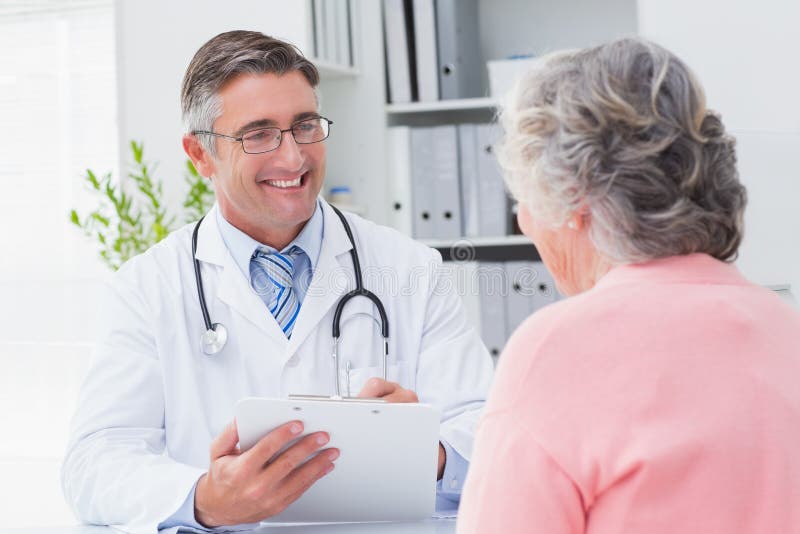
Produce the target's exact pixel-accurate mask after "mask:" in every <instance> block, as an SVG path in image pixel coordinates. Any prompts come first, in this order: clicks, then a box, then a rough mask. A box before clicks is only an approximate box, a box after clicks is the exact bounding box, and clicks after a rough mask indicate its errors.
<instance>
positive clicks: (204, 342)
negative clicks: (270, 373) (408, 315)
mask: <svg viewBox="0 0 800 534" xmlns="http://www.w3.org/2000/svg"><path fill="white" fill-rule="evenodd" d="M331 208H332V209H333V211H334V212H335V213H336V215H337V216H338V217H339V219H340V220H341V222H342V227H343V228H344V231H345V233H346V234H347V238H348V239H349V240H350V245H351V246H352V248H351V249H350V258H351V260H352V262H353V273H354V277H355V282H356V288H355V289H354V290H352V291H350V292H349V293H347V294H345V295H344V296H343V297H342V298H341V299H339V302H338V303H337V304H336V309H335V310H334V312H333V321H332V325H331V335H332V337H333V349H332V356H333V360H334V369H335V371H334V391H335V392H336V396H337V397H341V386H340V384H339V338H340V336H341V319H342V312H343V311H344V307H345V306H346V305H347V303H348V302H350V301H351V300H352V299H354V298H356V297H366V298H368V299H369V300H370V301H372V303H373V304H374V305H375V307H376V308H377V309H378V315H379V316H380V319H381V322H380V328H381V336H382V337H383V379H384V380H386V379H387V368H388V365H389V319H388V317H387V315H386V309H385V308H384V306H383V302H381V299H380V298H379V297H378V296H377V295H376V294H375V293H373V292H372V291H370V290H368V289H366V288H365V287H364V281H363V276H362V273H361V261H360V260H359V257H358V250H357V249H356V242H355V238H354V237H353V231H352V229H351V228H350V224H349V223H348V222H347V219H346V218H345V216H344V214H343V213H342V212H341V211H339V209H338V208H336V207H335V206H331ZM204 218H205V217H201V218H200V220H199V221H197V224H195V227H194V230H193V231H192V261H193V262H194V279H195V283H196V285H197V299H198V302H199V304H200V311H201V313H202V314H203V324H204V325H205V327H206V331H205V332H204V333H203V335H202V336H201V348H202V350H203V352H205V353H206V354H208V355H213V354H216V353H218V352H220V351H221V350H222V348H223V347H224V346H225V343H226V342H227V330H226V329H225V326H224V325H223V324H221V323H212V322H211V316H210V315H209V313H208V305H207V304H206V297H205V292H204V290H203V277H202V276H201V274H200V261H199V260H198V259H197V257H196V256H197V235H198V232H199V230H200V224H201V223H202V222H203V219H204Z"/></svg>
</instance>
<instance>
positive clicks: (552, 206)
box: [497, 38, 747, 264]
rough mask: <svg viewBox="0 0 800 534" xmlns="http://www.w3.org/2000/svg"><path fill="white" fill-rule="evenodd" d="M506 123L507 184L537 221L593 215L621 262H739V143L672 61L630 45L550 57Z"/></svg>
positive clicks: (649, 46)
mask: <svg viewBox="0 0 800 534" xmlns="http://www.w3.org/2000/svg"><path fill="white" fill-rule="evenodd" d="M500 116H501V122H502V124H503V127H504V129H505V132H506V135H505V138H504V139H503V140H502V141H501V142H500V143H499V145H498V147H497V153H498V159H499V161H500V163H501V165H502V167H503V170H504V174H505V178H506V184H507V185H508V188H509V189H510V191H511V193H512V194H513V195H514V197H515V198H516V199H517V200H518V201H519V202H522V203H524V205H525V206H526V207H527V208H528V209H529V210H530V212H531V214H532V215H533V216H534V217H535V218H536V219H538V220H540V221H542V222H543V223H545V224H549V225H551V226H553V227H558V226H561V225H563V224H564V223H565V222H566V221H567V220H568V219H569V218H570V217H572V216H574V215H583V214H585V215H587V216H588V223H589V235H590V238H591V240H592V243H593V244H594V246H595V247H596V248H597V250H598V252H599V253H600V254H601V255H603V256H604V257H605V258H607V259H608V260H609V261H611V262H612V263H616V264H620V263H637V262H642V261H647V260H650V259H656V258H662V257H667V256H673V255H681V254H690V253H693V252H704V253H707V254H710V255H712V256H714V257H715V258H718V259H720V260H724V261H732V260H733V259H735V257H736V254H737V250H738V248H739V244H740V243H741V240H742V233H743V217H744V208H745V205H746V203H747V193H746V190H745V188H744V186H743V185H742V184H741V183H740V182H739V175H738V172H737V170H736V153H735V149H734V147H735V141H734V139H733V138H732V137H731V136H730V135H728V134H727V133H726V132H725V128H724V126H723V124H722V121H721V120H720V117H719V115H717V114H716V113H714V112H712V111H709V110H708V109H706V104H705V95H704V93H703V89H702V87H701V86H700V84H699V82H698V81H697V80H696V79H695V77H694V75H693V74H692V73H691V71H690V70H689V69H688V68H687V67H686V65H684V63H683V62H682V61H681V60H679V59H678V58H677V57H675V56H674V55H673V54H672V53H670V52H669V51H667V50H665V49H664V48H662V47H660V46H658V45H655V44H653V43H651V42H648V41H645V40H643V39H638V38H632V39H621V40H617V41H613V42H611V43H608V44H605V45H602V46H598V47H595V48H590V49H584V50H578V51H568V52H559V53H554V54H551V55H548V56H545V57H542V58H541V59H540V60H539V61H538V62H537V64H536V66H535V67H534V68H533V69H532V70H531V72H529V73H528V74H527V75H526V77H524V78H523V79H522V80H521V81H520V82H519V83H518V84H517V86H516V87H515V89H514V90H513V91H512V92H511V93H510V94H509V95H508V96H507V100H506V102H505V105H504V107H503V110H502V111H501V115H500Z"/></svg>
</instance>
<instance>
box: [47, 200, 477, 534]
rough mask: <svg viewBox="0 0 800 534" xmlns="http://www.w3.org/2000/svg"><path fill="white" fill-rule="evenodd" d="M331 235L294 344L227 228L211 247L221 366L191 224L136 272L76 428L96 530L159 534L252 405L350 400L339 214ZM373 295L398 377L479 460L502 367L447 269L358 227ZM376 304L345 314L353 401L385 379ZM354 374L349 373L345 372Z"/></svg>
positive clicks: (121, 283) (209, 236) (77, 464)
mask: <svg viewBox="0 0 800 534" xmlns="http://www.w3.org/2000/svg"><path fill="white" fill-rule="evenodd" d="M321 205H322V208H323V215H324V218H325V219H324V221H325V223H324V225H325V226H324V227H325V237H324V240H323V243H322V248H321V251H320V256H319V260H318V262H317V265H316V269H315V274H314V278H313V280H312V282H311V286H310V287H309V289H308V292H307V294H306V296H305V299H304V300H303V304H302V306H301V308H300V314H299V316H298V318H297V321H296V324H295V327H294V331H293V333H292V337H291V339H288V340H287V339H286V337H285V335H284V334H283V333H282V332H281V330H280V328H279V327H278V325H277V323H276V322H275V320H274V319H273V318H272V316H270V315H269V312H268V311H267V309H266V307H265V305H264V303H263V302H262V301H261V300H260V298H259V297H258V296H257V295H256V294H255V293H254V292H253V290H252V289H251V288H250V285H249V280H248V279H247V278H246V277H245V276H244V275H243V273H242V272H241V270H240V269H239V268H238V266H237V265H236V264H235V262H234V260H233V258H232V256H231V255H230V253H229V252H228V250H227V248H226V247H225V244H224V242H223V241H222V237H221V236H220V233H219V229H218V226H217V224H216V213H215V210H216V209H217V208H214V209H212V211H211V213H210V214H209V215H208V216H207V217H206V218H205V220H204V221H203V223H202V225H201V227H200V231H199V234H198V246H197V254H196V256H197V259H198V260H199V261H200V265H201V272H202V276H203V283H204V287H205V296H206V301H207V303H208V309H209V314H210V316H211V320H212V321H213V322H220V323H222V324H224V325H225V326H226V327H227V329H228V336H229V337H228V342H227V345H226V346H225V348H224V349H223V350H222V352H221V353H219V354H216V355H214V356H207V355H206V354H204V353H203V352H202V351H201V349H200V336H201V333H202V332H203V331H204V329H205V327H204V323H203V318H202V313H201V311H200V306H199V304H198V298H197V289H196V285H195V279H194V272H193V262H192V256H191V233H192V229H193V225H188V226H186V227H184V228H182V229H180V230H178V231H176V232H174V233H173V234H172V235H170V236H169V237H167V238H166V239H165V240H164V241H162V242H161V243H159V244H157V245H155V246H154V247H152V248H151V249H150V250H148V251H147V252H145V253H144V254H142V255H140V256H138V257H136V258H134V259H132V260H131V261H130V262H128V263H127V264H126V265H124V266H123V267H122V268H121V269H120V271H119V272H118V273H117V275H116V276H115V277H114V279H113V281H112V282H111V284H110V288H109V290H108V291H107V302H106V304H105V306H104V307H103V308H102V319H101V323H102V327H101V330H100V333H99V338H98V345H97V349H96V356H95V359H94V362H93V364H92V367H91V370H90V372H89V374H88V377H87V379H86V382H85V383H84V386H83V389H82V391H81V395H80V398H79V402H78V408H77V411H76V415H75V418H74V420H73V424H72V429H71V437H70V444H69V447H68V450H67V454H66V457H65V460H64V465H63V468H62V483H63V489H64V493H65V496H66V498H67V501H68V502H69V503H70V504H71V505H72V506H73V508H74V510H75V512H76V513H77V515H78V516H79V517H80V518H81V519H82V520H84V521H87V522H91V523H100V524H112V525H117V526H118V527H119V528H121V529H122V530H126V531H142V532H154V531H155V530H156V527H157V525H158V524H159V523H160V522H161V521H163V520H165V519H166V518H167V517H169V516H171V515H172V514H173V513H175V512H176V511H177V509H178V507H179V506H180V505H181V504H182V503H183V502H184V500H185V499H186V497H187V495H188V494H189V492H190V491H191V489H192V487H193V485H194V484H195V482H196V481H197V479H198V478H199V477H200V476H201V475H202V474H203V473H204V472H205V471H206V470H207V468H208V463H209V446H210V443H211V441H212V439H213V438H214V437H215V436H216V435H217V434H219V432H220V431H221V430H222V429H223V428H224V426H225V425H226V424H227V423H229V422H230V421H231V420H232V418H233V409H234V405H235V403H236V401H237V400H239V399H241V398H242V397H246V396H262V397H283V396H286V395H288V394H304V393H305V394H326V395H331V394H333V393H334V382H333V376H334V375H333V365H332V358H331V343H332V337H331V321H332V316H333V312H334V308H335V306H336V303H337V301H338V299H339V298H340V297H341V296H342V295H343V294H344V293H345V292H346V291H349V290H350V289H353V288H354V287H355V282H354V278H353V267H352V263H351V258H350V254H349V250H350V249H351V245H350V242H349V241H348V238H347V235H346V233H345V231H344V228H343V226H342V224H341V221H339V219H338V217H337V216H336V214H335V213H334V212H333V210H332V209H331V207H330V206H328V205H327V204H326V203H325V202H322V203H321ZM347 219H348V221H349V223H350V225H351V227H352V229H353V233H354V237H355V241H356V245H357V247H358V252H359V256H360V260H361V266H362V271H363V273H364V285H365V287H367V288H368V289H371V290H372V291H374V292H375V293H376V294H377V295H378V296H379V297H380V298H381V300H382V301H383V304H384V306H385V308H386V313H387V315H388V318H389V324H390V326H389V328H390V331H389V333H390V343H389V349H390V352H389V354H390V365H389V370H388V378H389V380H392V381H397V382H399V383H400V384H401V385H402V386H403V387H405V388H409V389H412V390H414V391H416V392H417V395H418V396H419V399H420V402H424V403H430V404H432V405H435V406H437V407H439V408H440V409H441V410H442V414H443V416H442V425H441V437H442V439H443V440H446V441H447V442H448V443H449V444H450V445H451V446H452V447H453V448H454V449H455V450H456V451H457V452H458V453H459V454H461V455H462V456H464V457H465V458H469V457H470V453H471V450H472V440H473V435H474V426H475V423H476V422H477V418H478V415H479V411H480V409H481V408H482V406H483V402H484V399H485V397H486V394H487V391H488V388H489V384H490V381H491V377H492V364H491V358H490V357H489V355H488V353H487V351H486V349H485V347H484V345H483V344H482V343H481V340H480V338H479V337H478V334H477V333H476V331H475V329H474V328H472V327H471V325H470V324H469V323H468V321H467V318H466V316H465V313H464V310H463V306H462V305H461V302H460V299H459V298H458V296H457V294H456V293H455V291H454V289H453V288H449V287H447V286H446V284H445V283H444V278H443V277H441V276H440V272H439V271H438V268H439V267H440V266H441V257H440V255H439V254H438V253H437V252H436V251H434V250H431V249H429V248H427V247H425V246H423V245H421V244H418V243H416V242H414V241H412V240H411V239H409V238H407V237H405V236H403V235H402V234H400V233H398V232H396V231H394V230H391V229H389V228H385V227H382V226H378V225H376V224H373V223H371V222H368V221H366V220H364V219H361V218H359V217H357V216H354V215H351V214H348V215H347ZM372 317H377V313H376V311H375V310H374V309H373V304H372V303H371V302H370V301H368V300H367V299H365V298H356V299H354V300H352V301H351V302H350V303H348V305H347V306H346V307H345V311H344V313H343V315H342V322H341V324H342V334H341V338H340V355H341V362H342V365H341V366H340V367H341V368H340V369H339V377H340V380H341V382H340V384H341V387H342V388H343V393H346V388H347V385H348V382H349V387H350V393H352V394H353V395H355V394H357V393H358V391H359V390H360V389H361V387H362V386H363V384H364V383H365V382H366V380H367V379H369V378H370V377H372V376H380V374H381V369H382V368H381V355H382V350H383V344H382V343H383V340H382V337H381V335H380V331H379V328H378V327H377V325H376V324H375V322H374V321H373V319H372ZM348 361H349V362H350V365H351V369H350V372H349V374H348V373H347V372H346V370H345V362H348Z"/></svg>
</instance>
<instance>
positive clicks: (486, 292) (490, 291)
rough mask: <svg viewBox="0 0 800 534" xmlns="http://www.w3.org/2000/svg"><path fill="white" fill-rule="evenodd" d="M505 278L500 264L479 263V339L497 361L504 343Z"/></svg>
mask: <svg viewBox="0 0 800 534" xmlns="http://www.w3.org/2000/svg"><path fill="white" fill-rule="evenodd" d="M506 283H507V277H506V274H505V269H504V267H503V264H502V263H501V262H481V263H480V264H479V267H478V287H479V289H480V306H481V330H480V332H481V337H482V338H483V342H484V343H485V344H486V348H487V349H489V354H491V355H492V358H494V359H495V361H497V357H498V356H500V353H501V352H502V351H503V346H505V342H506V309H505V307H506V306H505V294H506V293H507V288H506Z"/></svg>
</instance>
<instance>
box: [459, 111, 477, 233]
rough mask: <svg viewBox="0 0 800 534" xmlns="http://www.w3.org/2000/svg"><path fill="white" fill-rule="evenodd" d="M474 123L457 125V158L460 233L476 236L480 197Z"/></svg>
mask: <svg viewBox="0 0 800 534" xmlns="http://www.w3.org/2000/svg"><path fill="white" fill-rule="evenodd" d="M475 127H476V126H475V125H474V124H459V125H458V158H459V164H458V167H459V174H460V179H461V234H462V235H463V236H464V237H478V236H480V235H481V233H480V220H479V214H480V208H479V204H480V197H479V195H478V144H477V141H476V138H475Z"/></svg>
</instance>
